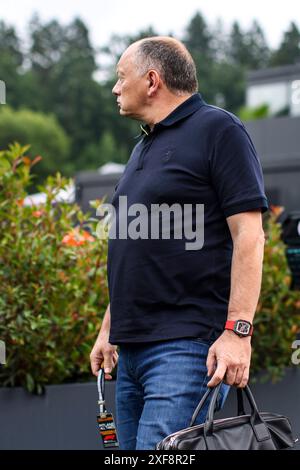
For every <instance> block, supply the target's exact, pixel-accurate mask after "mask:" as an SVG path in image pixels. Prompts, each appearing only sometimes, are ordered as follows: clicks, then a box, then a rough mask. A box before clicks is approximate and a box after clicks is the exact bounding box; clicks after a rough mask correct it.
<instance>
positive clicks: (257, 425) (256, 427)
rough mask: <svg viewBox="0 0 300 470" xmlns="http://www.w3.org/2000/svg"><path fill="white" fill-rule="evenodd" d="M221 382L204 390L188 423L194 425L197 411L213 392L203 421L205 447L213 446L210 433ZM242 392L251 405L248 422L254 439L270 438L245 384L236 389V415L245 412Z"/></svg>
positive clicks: (211, 432)
mask: <svg viewBox="0 0 300 470" xmlns="http://www.w3.org/2000/svg"><path fill="white" fill-rule="evenodd" d="M222 384H223V382H220V383H219V384H218V385H217V386H216V387H215V388H211V389H208V390H207V391H206V393H205V394H204V396H203V397H202V399H201V400H200V403H199V404H198V406H197V408H196V409H195V411H194V413H193V416H192V419H191V423H190V426H193V425H194V423H195V420H196V418H197V416H198V414H199V412H200V411H201V409H202V408H203V406H204V403H205V402H206V400H207V398H208V397H209V395H210V394H211V393H213V395H212V398H211V401H210V404H209V408H208V412H207V415H206V420H205V423H204V437H205V440H206V443H207V447H210V448H213V447H214V443H213V440H212V435H213V432H214V411H215V406H216V402H217V398H218V395H219V393H220V390H221V387H222ZM243 393H245V394H246V397H247V399H248V401H249V404H250V407H251V417H250V423H251V426H252V428H253V432H254V434H255V437H256V439H257V440H258V441H264V440H267V439H271V436H270V433H269V430H268V428H267V426H266V424H265V422H264V420H263V418H262V417H261V415H260V413H259V411H258V408H257V404H256V402H255V400H254V397H253V395H252V393H251V390H250V388H249V386H248V385H246V387H245V388H244V389H237V400H238V415H239V416H241V414H245V411H244V404H243ZM208 441H210V445H208Z"/></svg>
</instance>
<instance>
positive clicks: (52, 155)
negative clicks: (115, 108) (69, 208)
mask: <svg viewBox="0 0 300 470" xmlns="http://www.w3.org/2000/svg"><path fill="white" fill-rule="evenodd" d="M15 141H18V142H19V143H20V144H21V145H27V144H30V149H29V151H28V155H30V156H36V155H41V156H42V162H41V163H40V164H39V165H37V166H36V167H34V172H35V174H36V175H37V176H38V179H37V180H36V181H35V183H39V182H42V180H43V179H44V178H45V177H46V176H47V175H49V174H53V173H55V172H57V171H60V170H61V168H63V169H64V172H65V173H68V174H70V173H71V171H72V163H71V162H70V161H69V144H70V143H69V139H68V137H67V136H66V133H65V132H64V130H63V129H62V128H61V126H60V125H59V124H58V122H57V120H56V118H55V117H54V116H53V115H52V116H51V115H46V114H43V113H36V112H33V111H30V110H28V109H22V110H19V111H14V110H13V109H11V108H10V107H8V106H4V107H3V109H1V112H0V148H2V149H3V148H5V147H7V145H8V144H10V143H12V142H15Z"/></svg>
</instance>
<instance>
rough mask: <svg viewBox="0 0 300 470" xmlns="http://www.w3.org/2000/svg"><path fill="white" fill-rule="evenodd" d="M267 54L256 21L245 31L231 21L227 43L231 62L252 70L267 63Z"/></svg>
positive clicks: (262, 36) (263, 39)
mask: <svg viewBox="0 0 300 470" xmlns="http://www.w3.org/2000/svg"><path fill="white" fill-rule="evenodd" d="M269 54H270V51H269V47H268V45H267V43H266V39H265V36H264V33H263V30H262V29H261V27H260V25H259V24H258V22H257V21H253V23H252V26H251V28H250V29H249V31H247V32H243V31H242V30H241V28H240V25H239V23H238V22H237V21H235V22H234V23H233V25H232V28H231V32H230V36H229V44H228V57H229V60H230V61H231V62H232V63H234V64H235V65H238V66H242V67H244V68H245V69H252V70H254V69H258V68H261V67H265V66H266V65H267V63H268V60H269Z"/></svg>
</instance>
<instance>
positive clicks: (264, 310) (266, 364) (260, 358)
mask: <svg viewBox="0 0 300 470" xmlns="http://www.w3.org/2000/svg"><path fill="white" fill-rule="evenodd" d="M280 210H282V208H278V207H273V208H272V210H271V211H270V213H269V214H268V216H267V217H266V218H265V220H264V230H265V236H266V242H265V250H264V263H263V279H262V287H261V295H260V300H259V303H258V306H257V312H256V315H255V319H254V326H255V328H254V335H253V343H252V346H253V351H252V368H251V375H252V376H253V375H255V374H257V373H258V372H263V374H262V379H272V380H273V381H275V380H276V379H278V378H280V377H281V376H282V374H283V372H284V370H285V368H286V367H290V366H292V362H291V356H292V352H293V350H292V343H293V341H295V339H296V337H297V334H298V333H299V332H300V291H299V290H298V291H292V290H290V285H291V275H290V270H289V267H288V264H287V260H286V255H285V250H286V246H285V244H284V243H283V241H282V240H281V225H280V224H279V223H277V217H278V213H280Z"/></svg>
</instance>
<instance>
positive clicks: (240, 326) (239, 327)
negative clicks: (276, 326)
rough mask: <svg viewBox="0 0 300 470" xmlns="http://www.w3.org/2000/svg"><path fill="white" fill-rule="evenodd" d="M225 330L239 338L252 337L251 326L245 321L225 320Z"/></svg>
mask: <svg viewBox="0 0 300 470" xmlns="http://www.w3.org/2000/svg"><path fill="white" fill-rule="evenodd" d="M225 330H231V331H233V332H234V333H235V334H236V335H238V336H240V338H243V337H244V336H251V335H252V333H253V325H252V324H251V323H250V322H249V321H246V320H227V322H226V323H225Z"/></svg>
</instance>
